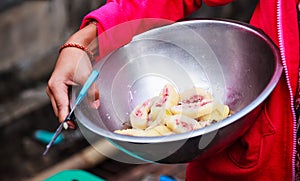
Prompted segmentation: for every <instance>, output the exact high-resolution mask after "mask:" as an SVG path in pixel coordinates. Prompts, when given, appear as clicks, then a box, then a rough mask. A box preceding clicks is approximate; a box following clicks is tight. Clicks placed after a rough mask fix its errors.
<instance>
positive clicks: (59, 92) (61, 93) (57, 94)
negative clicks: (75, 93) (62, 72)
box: [49, 81, 69, 122]
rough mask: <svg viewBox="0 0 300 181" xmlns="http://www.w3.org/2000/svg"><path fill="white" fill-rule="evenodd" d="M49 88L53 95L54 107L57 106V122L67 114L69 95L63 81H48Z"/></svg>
mask: <svg viewBox="0 0 300 181" xmlns="http://www.w3.org/2000/svg"><path fill="white" fill-rule="evenodd" d="M49 89H50V91H51V92H52V95H53V98H52V99H54V100H53V102H55V105H56V106H54V107H56V108H57V115H58V119H59V122H62V121H63V120H64V119H65V118H66V116H67V115H68V114H69V96H68V85H66V84H65V83H64V82H61V81H56V82H54V83H52V82H50V84H49Z"/></svg>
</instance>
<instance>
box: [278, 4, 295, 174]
mask: <svg viewBox="0 0 300 181" xmlns="http://www.w3.org/2000/svg"><path fill="white" fill-rule="evenodd" d="M281 3H282V1H281V0H277V11H276V16H277V17H276V20H277V35H278V42H279V50H280V56H281V60H282V65H283V69H284V73H285V76H286V80H287V85H288V89H289V93H290V105H291V109H292V115H293V125H294V127H293V138H294V139H293V155H292V156H293V157H292V179H293V180H295V158H296V134H297V122H296V113H295V106H294V99H293V92H292V88H291V83H290V77H289V72H288V69H287V65H286V57H285V47H284V39H283V33H282V19H281V17H282V16H281V15H282V10H281Z"/></svg>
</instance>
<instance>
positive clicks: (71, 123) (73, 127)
mask: <svg viewBox="0 0 300 181" xmlns="http://www.w3.org/2000/svg"><path fill="white" fill-rule="evenodd" d="M67 124H68V128H70V129H76V124H75V123H74V120H72V121H67Z"/></svg>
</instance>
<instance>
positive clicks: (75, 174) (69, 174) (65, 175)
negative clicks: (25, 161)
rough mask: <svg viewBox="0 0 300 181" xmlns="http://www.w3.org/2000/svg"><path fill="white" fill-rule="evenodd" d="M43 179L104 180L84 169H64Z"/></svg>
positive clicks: (66, 180) (53, 180)
mask: <svg viewBox="0 0 300 181" xmlns="http://www.w3.org/2000/svg"><path fill="white" fill-rule="evenodd" d="M44 181H105V180H104V179H102V178H99V177H97V176H95V175H93V174H91V173H89V172H86V171H84V170H64V171H61V172H58V173H57V174H55V175H53V176H51V177H49V178H47V179H46V180H44Z"/></svg>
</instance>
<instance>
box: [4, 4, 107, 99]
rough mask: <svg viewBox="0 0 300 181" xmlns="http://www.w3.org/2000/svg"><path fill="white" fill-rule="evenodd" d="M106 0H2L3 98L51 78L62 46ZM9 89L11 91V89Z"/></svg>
mask: <svg viewBox="0 0 300 181" xmlns="http://www.w3.org/2000/svg"><path fill="white" fill-rule="evenodd" d="M103 3H104V0H27V1H26V0H23V1H22V0H10V1H9V0H3V1H2V0H1V3H0V29H1V31H0V57H1V59H0V84H1V87H0V95H1V96H0V101H1V100H2V101H3V99H6V98H9V97H11V96H13V95H14V94H15V93H17V92H18V91H20V89H22V88H26V87H27V86H31V85H32V84H35V83H38V82H40V81H41V80H42V79H47V78H48V76H49V73H50V72H51V70H52V69H53V67H54V63H55V61H56V58H57V54H58V52H57V51H58V48H59V45H61V44H63V43H64V42H65V40H66V39H67V37H68V36H69V35H70V34H72V33H73V32H74V31H76V30H77V29H78V27H79V25H80V22H81V19H82V18H83V16H84V15H85V14H87V13H88V12H89V11H91V10H93V9H96V8H97V7H99V6H100V5H101V4H103ZM8 90H9V91H8Z"/></svg>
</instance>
